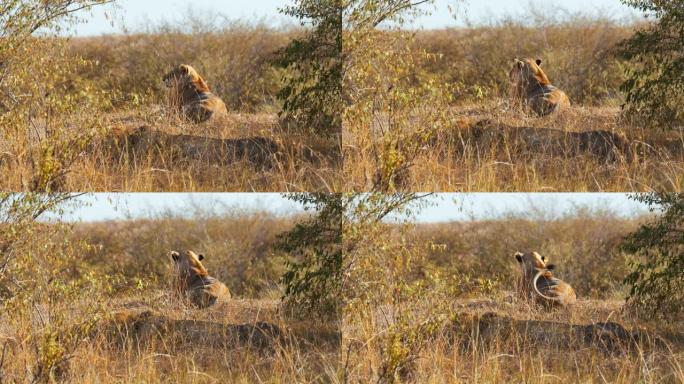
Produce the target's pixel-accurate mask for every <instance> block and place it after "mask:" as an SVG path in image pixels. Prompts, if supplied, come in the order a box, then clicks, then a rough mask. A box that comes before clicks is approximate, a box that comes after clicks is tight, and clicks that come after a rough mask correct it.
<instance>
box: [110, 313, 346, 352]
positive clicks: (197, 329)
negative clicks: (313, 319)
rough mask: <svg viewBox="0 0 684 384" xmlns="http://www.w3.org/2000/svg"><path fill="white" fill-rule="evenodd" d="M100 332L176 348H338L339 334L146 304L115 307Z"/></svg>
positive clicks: (119, 339) (112, 338)
mask: <svg viewBox="0 0 684 384" xmlns="http://www.w3.org/2000/svg"><path fill="white" fill-rule="evenodd" d="M100 331H101V332H102V333H103V334H104V335H105V337H106V338H107V339H108V340H110V341H112V342H114V343H115V344H117V345H120V346H121V345H123V344H125V343H126V342H128V341H133V342H135V343H136V344H138V343H142V344H153V343H155V342H163V343H164V344H165V345H174V346H176V347H177V348H178V349H184V348H187V347H202V348H212V349H234V348H253V349H256V350H270V351H273V350H275V349H276V348H277V347H278V346H279V345H282V344H283V343H289V342H297V343H301V342H304V343H307V344H311V345H316V346H319V347H322V348H324V349H327V348H330V349H335V348H339V345H340V341H341V337H340V333H339V332H338V331H336V330H331V329H327V328H324V327H316V326H311V325H310V324H294V325H278V324H274V323H272V322H266V321H254V322H249V323H239V324H230V323H225V322H221V321H213V320H198V319H185V318H180V319H179V318H173V317H170V316H167V315H165V314H162V313H161V312H159V311H157V310H155V309H152V308H150V307H147V306H136V305H133V306H129V308H125V309H120V310H116V311H114V312H113V313H112V316H111V319H110V320H109V321H107V322H106V323H105V324H104V325H103V326H102V327H100Z"/></svg>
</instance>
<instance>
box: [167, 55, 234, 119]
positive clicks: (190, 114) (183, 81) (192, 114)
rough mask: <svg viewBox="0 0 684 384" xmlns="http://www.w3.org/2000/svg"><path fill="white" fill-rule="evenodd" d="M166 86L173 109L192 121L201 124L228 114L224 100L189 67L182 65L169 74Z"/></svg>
mask: <svg viewBox="0 0 684 384" xmlns="http://www.w3.org/2000/svg"><path fill="white" fill-rule="evenodd" d="M164 84H165V85H166V87H167V88H169V101H170V103H171V105H172V107H176V108H178V109H179V110H180V111H181V112H182V113H183V115H184V116H185V117H186V118H188V119H189V120H191V121H194V122H196V123H201V122H204V121H207V120H209V119H210V118H212V117H214V116H218V115H226V114H227V113H228V109H227V108H226V104H224V103H223V100H221V99H220V98H219V97H218V96H216V95H214V94H213V93H211V91H210V90H209V86H208V85H207V83H206V82H205V81H204V79H202V77H200V75H199V74H198V73H197V71H196V70H195V68H193V67H191V66H189V65H186V64H181V65H179V66H178V67H176V68H175V69H173V70H172V71H171V72H169V73H167V74H166V76H164Z"/></svg>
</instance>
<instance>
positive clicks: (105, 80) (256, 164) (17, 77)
mask: <svg viewBox="0 0 684 384" xmlns="http://www.w3.org/2000/svg"><path fill="white" fill-rule="evenodd" d="M41 3H45V2H41ZM102 3H113V6H116V2H107V1H71V0H55V1H50V2H47V3H46V6H45V12H43V11H42V10H41V8H40V7H38V8H36V7H34V5H35V4H36V2H35V1H31V0H27V1H23V0H22V1H13V2H10V3H8V4H3V6H2V8H0V11H1V13H0V22H1V23H2V24H0V31H1V32H2V35H1V36H0V37H2V39H4V42H7V44H4V43H3V47H2V51H0V55H1V56H0V62H2V63H3V65H2V68H1V70H2V71H3V76H1V77H0V79H1V80H0V87H1V88H2V92H0V113H1V115H0V119H1V120H0V122H1V124H0V126H2V137H1V138H0V152H1V154H2V156H1V157H0V173H2V174H3V176H4V177H3V178H2V180H0V189H3V190H15V191H18V190H34V191H45V190H50V191H235V190H239V191H289V190H295V191H299V190H309V191H316V190H322V191H329V190H335V189H340V185H339V179H340V178H339V175H338V168H339V167H340V153H339V152H340V146H339V131H340V128H339V126H337V128H335V126H334V122H330V121H326V120H323V121H319V120H310V121H309V120H301V119H299V120H297V119H292V118H290V117H291V116H292V115H293V114H296V113H295V112H296V111H297V108H302V105H301V104H300V105H295V106H290V104H289V101H288V100H289V99H290V98H292V97H295V96H296V95H297V94H298V93H299V88H297V85H296V84H297V82H296V81H292V80H291V79H292V78H295V80H296V78H297V76H298V73H299V72H305V69H303V68H302V66H303V64H301V63H298V62H288V61H287V60H285V58H282V59H281V56H282V55H285V53H284V52H286V49H287V47H288V46H289V45H290V44H295V45H296V42H297V41H299V39H302V38H304V37H305V36H306V35H307V34H308V33H309V30H315V28H314V27H312V26H311V25H309V24H307V25H304V24H305V23H308V20H309V18H308V17H306V16H304V17H303V18H302V26H298V25H290V26H283V27H276V26H267V25H266V23H265V22H262V21H259V20H256V21H249V22H247V21H240V20H232V19H228V18H227V17H224V16H221V15H217V14H214V13H211V14H206V13H205V14H202V13H201V12H197V11H192V10H188V11H187V14H186V16H185V17H184V18H182V19H180V20H179V21H174V22H170V21H169V22H160V23H158V24H155V25H148V26H147V27H145V28H144V29H137V30H133V31H130V32H126V33H125V34H120V35H114V36H102V37H76V38H66V37H63V36H65V34H68V31H69V28H70V27H71V26H73V25H75V24H76V23H77V22H78V21H79V19H78V18H77V17H76V16H75V15H77V14H78V13H77V11H78V10H81V9H83V8H86V9H87V8H88V7H95V6H97V7H105V6H110V5H103V4H102ZM273 12H274V14H275V13H277V9H274V10H273ZM291 51H292V49H290V50H289V51H288V52H291ZM181 63H185V64H190V65H192V66H193V67H194V68H195V69H197V71H198V72H199V74H200V76H202V77H203V79H204V80H205V81H206V82H207V83H208V85H209V87H210V89H211V91H212V92H214V93H215V94H217V95H219V96H220V97H221V98H222V99H223V100H224V102H225V103H226V105H227V107H228V111H229V113H228V116H227V117H221V118H220V119H216V120H212V121H209V122H206V123H204V124H199V125H198V124H195V123H193V122H190V121H187V120H186V119H185V118H184V117H183V116H182V114H181V113H180V111H179V110H177V109H174V108H171V107H170V105H169V97H168V95H167V89H166V88H165V86H164V84H163V82H162V78H163V76H164V75H165V74H166V73H167V72H169V71H170V70H172V69H174V67H175V66H177V65H179V64H181ZM287 87H294V88H295V89H294V90H293V89H289V91H288V88H287ZM286 112H288V113H286ZM328 125H330V126H328ZM140 127H146V128H147V129H148V130H149V131H150V132H153V133H152V134H148V135H147V136H144V137H142V139H140V138H139V137H138V135H137V132H139V131H138V129H139V128H140ZM331 127H332V128H331ZM160 137H162V138H163V139H161V140H160V139H159V138H160ZM255 137H256V138H263V139H268V140H269V143H273V144H272V145H271V144H269V146H268V147H267V148H263V146H261V147H260V146H259V145H256V147H257V148H256V149H254V150H253V151H257V152H259V156H257V158H255V156H251V155H249V151H247V154H245V153H243V152H241V151H239V150H238V151H235V152H233V151H232V150H231V149H232V148H233V147H232V143H233V142H234V141H235V140H246V139H250V138H255ZM214 139H221V140H223V141H222V142H219V141H216V140H214ZM203 140H204V141H203ZM141 141H142V142H143V143H140V142H141ZM212 143H222V144H219V146H221V145H223V147H222V148H223V150H222V151H221V152H222V153H220V160H221V161H217V158H216V156H212V155H211V154H209V153H204V152H210V149H208V148H207V147H211V145H212ZM249 145H252V144H249ZM264 152H265V154H263V153H264Z"/></svg>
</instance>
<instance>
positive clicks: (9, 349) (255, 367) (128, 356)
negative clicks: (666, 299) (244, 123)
mask: <svg viewBox="0 0 684 384" xmlns="http://www.w3.org/2000/svg"><path fill="white" fill-rule="evenodd" d="M89 300H92V298H86V299H85V300H84V301H83V302H81V303H74V304H73V306H72V308H71V311H72V313H74V314H78V313H79V311H80V310H81V308H84V307H87V306H88V305H92V304H93V303H91V302H89ZM102 310H103V312H102V313H103V315H102V318H101V320H100V321H99V322H97V323H96V324H95V325H94V327H93V329H92V331H90V332H89V333H88V335H87V337H85V338H84V339H83V340H81V341H80V342H79V343H78V346H77V348H76V349H75V350H74V351H73V352H72V353H71V354H70V357H69V359H68V361H66V362H65V363H63V364H62V365H61V366H60V367H59V368H58V369H57V370H55V374H54V379H55V381H58V382H63V381H69V382H77V383H92V382H131V383H139V382H169V383H179V382H193V383H216V382H226V381H230V382H259V381H265V382H273V383H289V382H293V381H300V382H301V381H305V382H315V381H318V382H325V381H330V379H331V378H334V377H335V375H336V364H337V359H338V348H339V332H338V330H337V329H336V328H335V326H329V325H326V324H321V323H311V322H304V321H294V320H287V319H286V318H285V317H284V316H282V315H281V314H280V313H279V311H278V302H277V301H273V300H240V299H237V300H233V301H231V302H230V303H227V304H226V305H224V306H221V307H215V308H212V309H209V310H204V311H202V310H196V309H193V308H189V307H187V306H184V305H183V304H182V303H180V302H178V301H177V300H174V299H173V298H172V297H169V295H168V292H148V293H146V294H145V295H144V296H140V297H135V296H128V297H125V298H120V299H117V300H110V301H108V302H107V303H106V304H105V305H104V307H103V308H102ZM73 321H74V324H78V320H77V319H76V318H75V319H74V320H73ZM51 325H52V324H50V322H49V321H48V322H47V323H46V324H45V326H44V327H38V326H34V327H33V328H32V327H31V326H30V325H29V324H26V323H23V324H22V323H15V322H4V321H3V325H2V327H0V341H1V342H2V344H3V346H4V351H5V356H12V359H8V360H6V361H5V362H4V366H3V367H2V369H0V371H1V372H2V377H3V379H5V380H8V381H10V382H13V381H22V380H23V379H25V378H28V377H27V376H25V375H26V374H27V371H26V368H27V367H26V366H25V365H24V364H25V363H26V362H29V361H31V360H32V359H33V352H34V351H33V350H32V349H31V347H32V345H33V338H38V339H40V338H41V337H43V335H44V332H46V330H47V329H50V328H49V327H50V326H51ZM27 335H30V336H29V337H30V338H29V339H26V338H25V337H26V336H27ZM28 368H29V369H31V368H35V367H28Z"/></svg>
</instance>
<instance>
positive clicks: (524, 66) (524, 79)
mask: <svg viewBox="0 0 684 384" xmlns="http://www.w3.org/2000/svg"><path fill="white" fill-rule="evenodd" d="M541 64H542V61H541V60H540V59H537V60H533V59H522V60H519V59H513V67H512V68H511V71H510V72H509V73H508V78H509V80H510V82H511V85H514V86H522V87H526V86H527V85H528V84H533V83H537V84H539V85H548V84H551V82H550V81H549V78H548V77H546V74H545V73H544V71H542V69H541Z"/></svg>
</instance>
